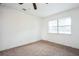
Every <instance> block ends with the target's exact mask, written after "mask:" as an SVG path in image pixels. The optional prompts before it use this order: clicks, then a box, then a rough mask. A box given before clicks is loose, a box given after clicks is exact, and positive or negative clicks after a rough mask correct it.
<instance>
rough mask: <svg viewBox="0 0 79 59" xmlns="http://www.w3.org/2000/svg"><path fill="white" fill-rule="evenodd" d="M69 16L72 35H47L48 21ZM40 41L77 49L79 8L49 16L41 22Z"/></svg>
mask: <svg viewBox="0 0 79 59" xmlns="http://www.w3.org/2000/svg"><path fill="white" fill-rule="evenodd" d="M65 16H71V18H72V26H71V27H72V34H71V35H67V34H50V33H47V29H48V28H47V26H48V25H47V24H48V21H49V20H51V19H54V18H59V17H65ZM41 34H42V39H44V40H48V41H52V42H55V43H59V44H63V45H67V46H71V47H74V48H79V8H76V9H72V10H69V11H65V12H62V13H58V14H55V15H51V16H49V17H47V18H45V19H43V21H42V32H41Z"/></svg>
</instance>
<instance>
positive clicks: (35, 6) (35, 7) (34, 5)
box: [19, 3, 48, 11]
mask: <svg viewBox="0 0 79 59" xmlns="http://www.w3.org/2000/svg"><path fill="white" fill-rule="evenodd" d="M23 4H24V3H19V5H23ZM32 4H33V8H34V10H37V5H36V3H32ZM46 4H48V3H46ZM24 11H25V9H24Z"/></svg>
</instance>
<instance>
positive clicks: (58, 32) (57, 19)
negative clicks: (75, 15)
mask: <svg viewBox="0 0 79 59" xmlns="http://www.w3.org/2000/svg"><path fill="white" fill-rule="evenodd" d="M68 17H69V18H70V21H71V20H72V19H71V17H70V16H68ZM68 17H61V18H55V19H54V20H56V21H57V26H56V27H57V30H56V31H57V32H56V33H55V34H72V32H71V27H72V22H71V24H70V25H63V27H65V26H70V33H66V32H63V33H60V31H59V27H62V26H60V25H59V19H63V18H64V19H65V18H68ZM49 21H53V20H49ZM49 30H50V29H49V23H48V33H50V32H49ZM51 33H53V32H51Z"/></svg>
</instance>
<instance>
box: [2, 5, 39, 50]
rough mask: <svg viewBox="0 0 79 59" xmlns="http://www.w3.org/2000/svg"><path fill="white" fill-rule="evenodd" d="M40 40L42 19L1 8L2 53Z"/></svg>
mask: <svg viewBox="0 0 79 59" xmlns="http://www.w3.org/2000/svg"><path fill="white" fill-rule="evenodd" d="M37 40H40V18H38V17H34V16H30V15H26V14H23V13H21V12H19V11H17V10H14V9H11V8H9V7H3V6H0V51H1V50H5V49H9V48H13V47H17V46H20V45H24V44H28V43H31V42H34V41H37Z"/></svg>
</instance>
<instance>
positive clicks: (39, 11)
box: [0, 3, 79, 56]
mask: <svg viewBox="0 0 79 59" xmlns="http://www.w3.org/2000/svg"><path fill="white" fill-rule="evenodd" d="M0 56H79V3H0Z"/></svg>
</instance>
